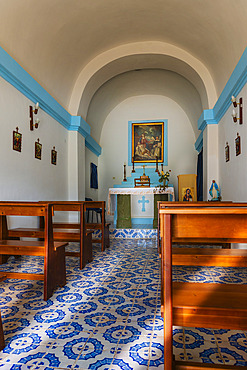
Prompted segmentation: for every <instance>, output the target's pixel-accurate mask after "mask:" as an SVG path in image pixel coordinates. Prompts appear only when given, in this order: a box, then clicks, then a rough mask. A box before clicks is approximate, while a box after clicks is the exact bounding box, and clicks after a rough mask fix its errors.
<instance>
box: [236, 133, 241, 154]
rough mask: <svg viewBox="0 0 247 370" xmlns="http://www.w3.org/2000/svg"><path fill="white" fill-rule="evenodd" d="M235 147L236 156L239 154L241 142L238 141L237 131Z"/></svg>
mask: <svg viewBox="0 0 247 370" xmlns="http://www.w3.org/2000/svg"><path fill="white" fill-rule="evenodd" d="M235 149H236V156H238V155H239V154H241V142H240V136H239V133H237V137H236V139H235Z"/></svg>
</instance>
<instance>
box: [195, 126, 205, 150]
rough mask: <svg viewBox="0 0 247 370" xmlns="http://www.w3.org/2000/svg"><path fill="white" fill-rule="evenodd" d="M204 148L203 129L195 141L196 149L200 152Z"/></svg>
mask: <svg viewBox="0 0 247 370" xmlns="http://www.w3.org/2000/svg"><path fill="white" fill-rule="evenodd" d="M202 148H203V131H202V132H201V133H200V135H199V136H198V138H197V140H196V142H195V149H196V150H197V151H198V153H200V151H201V150H202Z"/></svg>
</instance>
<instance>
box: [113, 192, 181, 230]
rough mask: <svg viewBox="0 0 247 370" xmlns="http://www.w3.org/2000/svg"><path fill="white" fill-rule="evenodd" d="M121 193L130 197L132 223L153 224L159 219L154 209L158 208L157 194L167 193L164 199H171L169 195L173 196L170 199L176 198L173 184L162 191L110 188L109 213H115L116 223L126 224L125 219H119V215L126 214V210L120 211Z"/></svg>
mask: <svg viewBox="0 0 247 370" xmlns="http://www.w3.org/2000/svg"><path fill="white" fill-rule="evenodd" d="M119 194H121V195H125V196H128V197H130V204H131V207H130V208H131V209H130V214H129V219H130V220H131V222H132V225H134V224H152V223H153V221H155V220H156V219H157V212H156V213H155V212H154V210H155V211H156V208H155V206H154V198H157V194H158V196H160V195H166V196H165V199H164V200H169V197H170V198H172V199H170V200H175V195H174V188H173V186H169V187H168V188H166V189H164V190H162V191H159V190H158V189H157V188H110V189H109V195H108V212H107V213H108V214H109V215H114V225H116V224H118V225H120V224H121V225H122V224H123V225H124V224H125V221H124V219H123V220H121V221H120V220H117V217H119V216H120V215H121V214H125V210H122V209H121V211H120V210H119V209H118V204H117V203H118V202H117V196H118V195H119ZM154 196H155V197H154ZM167 197H168V199H167ZM159 200H160V199H159ZM156 203H157V199H156ZM123 204H124V202H123ZM123 204H122V202H121V207H123ZM117 214H118V216H117ZM154 224H155V225H156V224H157V220H156V222H154ZM155 227H157V226H155Z"/></svg>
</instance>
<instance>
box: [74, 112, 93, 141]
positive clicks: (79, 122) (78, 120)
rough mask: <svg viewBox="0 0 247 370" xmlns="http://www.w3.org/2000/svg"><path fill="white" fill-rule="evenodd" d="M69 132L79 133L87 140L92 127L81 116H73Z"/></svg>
mask: <svg viewBox="0 0 247 370" xmlns="http://www.w3.org/2000/svg"><path fill="white" fill-rule="evenodd" d="M69 130H70V131H77V132H79V133H80V134H81V135H82V136H83V137H85V138H86V137H87V136H88V135H90V126H89V124H88V123H87V122H86V121H84V119H83V118H82V117H81V116H71V121H70V126H69Z"/></svg>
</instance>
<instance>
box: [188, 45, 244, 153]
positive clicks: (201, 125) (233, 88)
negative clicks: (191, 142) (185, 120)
mask: <svg viewBox="0 0 247 370" xmlns="http://www.w3.org/2000/svg"><path fill="white" fill-rule="evenodd" d="M246 83H247V48H246V49H245V51H244V53H243V55H242V56H241V58H240V60H239V62H238V64H237V65H236V67H235V69H234V71H233V72H232V74H231V77H230V78H229V80H228V81H227V83H226V85H225V87H224V89H223V91H222V93H221V94H220V96H219V99H218V100H217V102H216V104H215V106H214V107H213V109H206V110H204V111H203V112H202V114H201V117H200V118H199V120H198V129H199V130H201V131H202V133H203V131H204V130H205V128H206V126H207V125H210V124H216V125H217V124H218V123H219V122H220V120H221V119H222V117H223V116H224V114H225V113H226V111H227V110H228V108H229V107H230V105H231V97H232V96H235V97H236V96H237V95H238V94H239V93H240V92H241V90H242V89H243V87H244V86H245V84H246ZM199 138H200V136H199V137H198V139H199ZM198 139H197V141H196V143H195V147H196V149H197V147H198V148H199V147H200V145H199V142H198ZM197 150H198V149H197Z"/></svg>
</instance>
